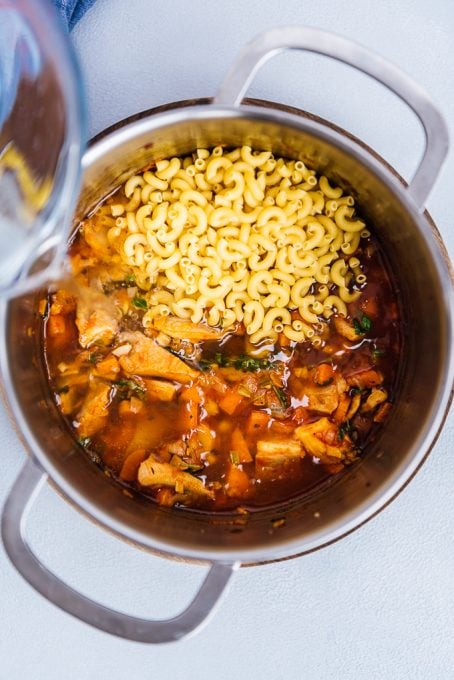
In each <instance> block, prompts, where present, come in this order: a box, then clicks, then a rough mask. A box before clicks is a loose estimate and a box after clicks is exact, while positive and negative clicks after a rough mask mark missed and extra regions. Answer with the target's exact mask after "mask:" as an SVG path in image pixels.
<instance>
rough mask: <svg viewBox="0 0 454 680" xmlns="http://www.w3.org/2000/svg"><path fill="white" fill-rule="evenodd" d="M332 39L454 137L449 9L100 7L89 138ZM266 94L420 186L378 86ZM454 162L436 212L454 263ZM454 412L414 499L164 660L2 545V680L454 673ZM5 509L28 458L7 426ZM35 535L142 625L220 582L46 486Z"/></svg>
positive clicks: (329, 77) (269, 574) (224, 610)
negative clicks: (329, 126)
mask: <svg viewBox="0 0 454 680" xmlns="http://www.w3.org/2000/svg"><path fill="white" fill-rule="evenodd" d="M291 23H300V24H304V23H306V24H309V25H314V26H319V27H323V28H328V29H332V30H334V31H337V32H339V33H342V34H344V35H346V36H349V37H351V38H353V39H355V40H357V41H360V42H362V43H364V44H366V45H368V46H370V47H371V48H373V49H374V50H376V51H378V52H381V53H382V54H383V55H385V56H387V57H388V58H389V59H390V60H392V61H393V62H395V63H396V64H398V65H400V66H401V67H402V68H404V69H405V70H406V71H407V72H408V73H410V74H411V75H412V76H413V77H414V78H415V79H417V80H418V81H419V82H420V83H421V84H422V85H423V86H424V87H425V88H426V89H427V90H428V91H429V92H430V94H431V95H432V97H433V100H434V101H435V102H436V103H437V104H438V105H439V106H440V108H441V110H442V111H443V112H444V114H445V116H446V118H447V119H448V122H449V123H450V124H451V135H452V137H453V138H454V126H453V125H452V123H453V119H454V87H453V76H454V50H453V48H452V39H453V35H454V4H453V2H452V1H451V0H432V1H431V2H427V0H399V1H397V0H396V1H395V2H393V1H392V0H382V1H381V2H377V0H374V1H372V0H367V1H363V2H359V1H357V2H355V3H352V2H351V0H350V1H347V0H331V1H330V0H317V1H316V2H304V1H303V0H285V1H282V2H276V0H274V1H273V2H271V1H270V0H260V1H259V0H231V1H228V0H217V1H216V2H215V1H212V2H209V1H208V0H205V1H203V0H192V1H188V0H187V1H186V2H185V1H183V0H180V1H178V0H167V1H166V2H157V1H154V0H127V1H125V0H98V2H97V4H96V5H95V7H94V8H93V9H92V10H91V11H90V12H89V13H88V14H87V15H86V17H85V18H84V19H83V20H82V22H81V23H80V25H79V26H78V27H77V28H76V30H75V31H74V34H73V40H74V43H75V46H76V49H77V52H78V54H79V56H80V58H81V61H82V65H83V69H84V71H85V76H86V84H87V92H88V108H89V113H90V133H92V134H93V133H96V132H98V131H100V130H101V129H103V128H104V127H105V126H107V125H110V124H111V123H113V122H115V121H116V120H118V119H120V118H123V117H124V116H127V115H130V114H133V113H135V112H137V111H140V110H143V109H146V108H149V107H152V106H155V105H158V104H163V103H165V102H170V101H175V100H179V99H185V98H189V97H197V96H206V95H212V94H213V93H214V92H215V90H216V86H217V84H218V83H219V81H220V79H221V78H222V76H223V75H224V73H225V71H226V69H227V66H228V65H229V62H230V61H231V60H232V58H233V57H234V55H235V54H236V53H237V51H238V49H239V48H240V47H241V46H242V45H243V44H244V43H245V42H246V41H248V40H249V39H250V38H251V37H252V36H253V35H254V34H256V33H257V32H259V31H261V30H263V29H265V28H267V27H272V26H274V25H285V24H291ZM250 92H251V94H252V95H253V96H258V97H263V98H268V99H272V100H275V101H282V102H287V103H289V104H293V105H295V106H299V107H301V108H304V109H307V110H310V111H312V112H314V113H317V114H319V115H321V116H323V117H325V118H327V119H330V120H332V121H334V122H336V123H338V124H339V125H341V126H343V127H344V128H347V129H349V130H351V131H352V132H353V133H355V134H357V135H358V136H359V137H361V138H363V139H364V140H365V141H367V142H368V143H369V144H371V145H372V146H373V147H374V148H375V149H377V150H378V152H380V153H381V154H382V155H383V156H384V157H385V158H386V159H388V160H389V161H390V162H391V163H392V164H393V165H395V167H396V168H397V169H398V170H400V171H401V172H402V173H403V174H404V175H405V176H407V177H408V176H409V175H410V174H411V171H412V169H413V168H414V167H415V164H416V162H417V160H418V158H419V155H420V153H421V149H422V139H423V138H422V133H421V131H420V129H419V126H418V124H417V123H416V122H415V119H414V117H413V116H412V115H411V114H410V113H408V111H407V110H406V109H405V107H404V105H403V104H401V103H400V102H398V101H397V100H396V99H395V98H394V97H393V96H392V95H390V94H389V93H388V92H385V91H384V89H383V88H381V87H379V86H378V85H377V84H375V83H372V82H369V81H367V79H366V77H365V76H362V75H359V74H357V73H355V72H353V71H352V70H351V69H349V68H347V67H345V66H341V65H338V64H334V63H333V62H331V61H329V60H326V59H323V58H321V57H315V56H308V55H303V54H298V53H295V52H292V53H286V54H283V55H280V56H279V57H277V58H275V59H274V60H273V61H272V62H269V63H268V64H267V65H266V66H265V67H264V68H263V70H262V71H261V73H260V75H259V76H258V78H257V80H256V81H255V83H254V85H253V87H252V88H251V90H250ZM453 176H454V153H453V152H451V154H450V157H449V159H448V162H447V163H446V165H445V167H444V170H443V172H442V175H441V176H440V179H439V181H438V183H437V186H436V188H435V190H434V191H433V193H432V195H431V197H430V200H429V202H428V206H429V209H430V211H431V212H432V215H433V217H434V218H435V221H436V222H437V224H438V226H439V228H440V230H441V232H442V234H443V236H444V238H445V240H446V243H447V245H448V248H449V251H450V253H451V256H452V255H453V253H454V230H453V225H452V215H453V208H454V201H453V185H452V177H453ZM453 438H454V416H453V414H451V416H450V417H449V419H448V421H447V423H446V425H445V428H444V431H443V433H442V435H441V437H440V439H439V442H438V444H437V446H436V447H435V450H434V451H433V453H432V455H431V456H430V458H429V460H428V462H427V463H426V464H425V466H424V468H423V469H422V471H421V472H420V473H419V474H418V475H417V477H416V479H415V480H414V481H413V482H412V484H411V485H410V486H409V487H408V488H407V489H406V491H405V492H404V493H403V494H402V495H401V496H399V497H398V499H397V500H396V501H395V502H394V503H393V504H392V505H391V506H390V507H389V508H388V509H387V510H385V511H384V512H383V513H382V514H380V515H379V516H378V517H377V518H376V519H374V520H373V521H371V522H370V523H368V524H367V525H366V526H364V527H363V528H362V529H360V530H359V531H357V532H356V533H354V534H353V535H351V536H349V537H348V538H346V539H344V540H342V541H341V542H339V543H337V544H335V545H334V546H332V547H329V548H327V549H325V550H322V551H320V552H316V553H314V554H312V555H310V556H307V557H304V558H300V559H298V560H292V561H289V562H285V563H281V564H275V565H270V566H265V567H263V566H262V567H258V568H253V569H244V570H241V571H240V572H239V573H238V574H237V576H236V577H235V578H234V580H233V583H232V585H231V588H230V591H229V593H228V595H227V596H226V597H225V598H224V599H223V601H222V604H221V606H220V607H219V609H218V610H217V613H216V615H215V617H214V618H213V619H212V620H211V622H210V623H209V624H208V626H207V627H206V628H205V629H204V630H203V631H202V632H201V633H200V634H199V635H198V636H196V637H194V638H191V639H189V640H185V641H182V642H179V643H174V644H171V645H166V646H145V645H141V644H135V643H131V642H127V641H124V640H118V639H115V638H113V637H111V636H109V635H107V634H104V633H101V632H99V631H97V630H94V629H92V628H90V627H88V626H87V625H85V624H82V623H80V622H79V621H77V620H76V619H73V618H71V617H70V616H68V615H67V614H65V613H63V612H61V611H59V610H57V609H56V608H54V607H53V606H52V605H50V604H49V603H48V602H46V601H45V600H44V599H43V598H41V597H40V596H39V595H37V594H36V593H35V592H34V591H33V590H32V589H31V588H30V587H29V586H28V585H27V584H26V583H25V582H24V581H23V580H22V579H21V578H20V576H18V574H17V573H16V572H15V571H14V569H13V568H12V566H11V565H10V563H9V562H8V560H7V558H6V556H5V553H4V551H3V549H2V548H1V547H0V596H1V633H0V678H1V680H92V679H95V678H96V680H105V679H106V680H107V679H108V680H124V678H134V679H135V678H137V679H139V678H140V679H144V680H148V679H151V678H156V677H166V678H172V680H180V679H181V680H183V679H184V680H186V679H192V678H197V680H208V679H210V680H211V679H212V678H230V677H234V678H236V679H237V680H242V679H243V678H244V679H246V678H247V679H248V680H251V679H254V680H255V679H257V680H267V679H270V680H271V679H273V680H280V679H281V678H282V679H284V678H285V679H286V680H293V678H295V679H296V678H298V679H299V678H304V680H328V679H333V680H362V679H364V680H385V679H388V678H389V679H392V680H397V679H401V678H402V679H407V678H409V679H410V678H411V679H412V680H419V679H421V680H427V678H429V677H430V678H431V679H432V680H435V679H443V680H444V679H446V680H448V679H451V678H453V677H454V548H453V537H452V534H453V529H452V527H453V526H454V500H453V499H454V463H453V460H454V453H453V449H452V441H453ZM0 441H1V449H2V456H1V457H2V463H3V464H2V474H1V475H0V502H3V500H4V498H5V497H6V495H7V492H8V489H9V488H10V486H11V484H12V482H13V480H14V479H15V477H16V475H17V473H18V471H19V469H20V467H21V465H22V463H23V461H24V451H23V448H22V446H21V444H20V443H19V441H18V439H17V437H16V435H15V433H14V432H13V430H12V427H11V425H10V424H9V422H8V419H7V416H6V415H5V414H4V413H3V411H2V412H1V413H0ZM29 533H30V536H31V538H32V543H33V545H34V546H35V548H36V550H37V551H38V552H39V554H40V555H41V556H42V558H43V559H44V560H45V562H46V564H48V565H49V566H50V567H51V568H52V569H54V570H56V572H57V573H58V574H59V575H60V576H62V577H63V578H65V579H67V580H68V582H69V583H71V585H73V586H77V587H78V588H80V590H82V591H83V592H84V593H86V594H88V595H91V596H96V597H98V598H99V599H100V600H101V601H102V602H103V603H105V604H109V605H111V606H117V607H120V608H122V609H123V610H125V611H128V612H130V613H134V614H137V615H143V616H146V615H148V616H149V615H151V616H155V617H164V616H169V615H172V614H175V613H177V612H178V610H179V609H181V608H182V606H183V605H184V604H186V603H187V602H188V601H189V599H190V596H191V594H192V593H193V592H195V589H196V587H197V584H198V583H199V582H200V580H201V578H202V576H203V572H204V568H203V567H198V566H188V565H179V564H175V563H173V562H169V561H167V560H163V559H158V558H154V557H150V556H149V555H147V554H144V553H141V552H139V551H136V550H134V549H132V548H130V547H127V546H126V545H123V544H122V543H120V542H119V541H117V540H115V539H113V538H111V537H110V536H107V535H106V534H105V533H104V532H102V531H101V530H100V529H98V528H96V527H95V526H93V525H92V524H91V523H89V522H88V521H86V520H85V519H83V518H82V517H81V516H80V515H79V514H78V513H77V512H76V511H75V510H73V509H72V508H70V507H69V506H68V505H67V504H65V503H64V502H63V501H62V500H61V499H60V498H59V497H58V496H57V495H56V494H55V492H53V491H52V490H51V489H49V488H46V489H45V491H44V492H43V493H42V494H41V496H40V498H39V500H38V502H37V503H36V506H35V507H34V509H33V512H32V516H31V519H30V527H29Z"/></svg>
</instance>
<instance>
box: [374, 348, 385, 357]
mask: <svg viewBox="0 0 454 680" xmlns="http://www.w3.org/2000/svg"><path fill="white" fill-rule="evenodd" d="M384 354H385V350H384V349H380V348H379V347H374V349H373V350H372V356H373V357H374V358H375V359H376V358H377V357H382V356H383V355H384Z"/></svg>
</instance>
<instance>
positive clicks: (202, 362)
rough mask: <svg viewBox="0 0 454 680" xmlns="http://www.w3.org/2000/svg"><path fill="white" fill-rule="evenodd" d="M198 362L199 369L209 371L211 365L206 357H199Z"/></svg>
mask: <svg viewBox="0 0 454 680" xmlns="http://www.w3.org/2000/svg"><path fill="white" fill-rule="evenodd" d="M198 363H199V368H200V370H201V371H209V370H210V368H211V365H212V364H211V361H208V360H207V359H200V360H199V362H198Z"/></svg>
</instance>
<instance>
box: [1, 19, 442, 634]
mask: <svg viewBox="0 0 454 680" xmlns="http://www.w3.org/2000/svg"><path fill="white" fill-rule="evenodd" d="M283 49H301V50H308V51H312V52H318V53H320V54H325V55H327V56H330V57H333V58H335V59H338V60H340V61H343V62H345V63H347V64H350V65H352V66H355V67H356V68H358V69H359V70H361V71H363V72H364V73H366V74H368V75H370V76H372V77H374V78H375V79H377V80H379V81H380V82H381V83H383V84H384V85H386V86H387V87H388V88H390V89H391V90H393V91H394V92H395V93H396V94H397V95H398V96H400V97H401V98H402V99H403V100H404V101H405V102H406V103H407V104H408V105H409V106H410V107H411V108H412V109H413V111H414V112H415V113H416V114H417V116H418V117H419V119H420V120H421V123H422V125H423V127H424V131H425V134H426V148H425V151H424V155H423V158H422V160H421V163H420V165H419V167H418V169H417V171H416V173H415V175H414V177H413V179H412V181H411V182H410V184H409V185H406V184H405V183H403V182H402V180H400V178H399V177H398V176H397V174H396V173H395V172H394V171H393V170H392V168H390V167H389V166H388V165H387V164H386V163H385V162H384V161H382V160H381V159H380V158H379V157H377V155H376V154H374V153H373V152H372V151H371V150H370V149H368V148H367V147H365V145H363V144H361V143H360V142H358V141H357V140H355V139H354V138H352V137H351V136H350V135H347V134H346V133H342V132H341V131H339V130H338V129H336V128H334V127H333V126H331V125H329V124H328V123H325V122H323V121H320V120H319V119H315V118H314V117H312V116H309V115H299V114H298V112H296V111H294V110H289V109H286V110H285V109H283V107H279V106H265V105H263V103H259V102H255V103H252V104H248V105H242V104H241V100H242V98H243V94H244V93H245V90H246V88H247V86H248V84H249V83H250V81H251V79H252V78H253V76H254V74H255V73H256V71H257V70H258V68H259V67H260V66H261V65H262V64H263V63H264V61H265V60H266V59H268V58H270V57H271V56H272V55H274V54H276V53H277V52H279V51H281V50H283ZM221 143H222V144H227V145H229V146H239V145H241V144H245V143H246V144H249V145H251V146H252V147H256V148H259V149H271V150H272V151H273V152H274V153H275V154H277V155H282V156H290V157H292V158H298V159H302V160H304V161H305V162H307V163H308V164H309V165H310V166H311V167H313V168H315V169H317V170H318V171H319V172H323V173H324V174H326V175H327V176H328V177H330V178H331V179H332V180H333V181H334V182H335V183H337V184H340V185H341V186H342V187H344V189H346V190H347V191H349V192H351V193H352V194H353V195H354V196H355V197H356V198H357V200H358V203H359V204H360V206H361V210H362V212H363V213H364V216H365V217H366V218H367V220H368V221H369V223H370V224H371V225H373V226H374V228H375V231H376V233H377V235H378V237H379V239H380V240H381V241H382V243H383V246H384V248H385V249H386V252H387V254H388V259H389V261H390V264H391V266H392V268H393V270H394V272H395V275H396V278H397V283H398V287H399V291H400V299H401V304H402V313H403V315H404V322H405V328H406V338H405V352H404V354H403V356H402V364H401V367H400V372H401V376H400V389H399V394H398V399H397V402H396V404H395V408H394V410H393V413H392V416H391V418H390V420H389V422H387V424H386V427H385V428H384V431H383V432H382V434H381V436H380V438H379V439H377V440H376V441H375V442H374V443H373V444H372V445H371V447H370V448H369V450H368V452H367V455H366V456H365V457H364V459H363V460H362V461H361V462H360V463H358V464H357V465H356V466H354V467H352V468H351V469H350V470H349V471H348V472H346V473H345V474H344V475H343V476H342V477H341V478H340V479H339V481H337V482H335V483H332V484H330V485H328V486H326V487H325V488H323V489H321V490H319V491H318V492H317V493H315V494H314V495H313V496H310V497H306V498H305V499H303V500H300V501H297V500H295V501H292V502H289V503H287V504H286V505H285V506H283V507H281V508H279V510H278V516H279V517H285V520H286V521H285V524H284V526H281V527H279V528H277V529H274V528H273V524H272V520H273V519H275V518H276V510H264V511H261V512H257V513H254V514H252V516H251V517H248V518H247V520H243V519H242V518H238V517H236V520H233V518H232V517H231V516H228V517H227V516H217V517H216V518H212V519H210V518H208V517H207V516H204V515H201V514H197V513H193V512H192V513H191V512H189V511H182V510H178V511H174V510H171V509H168V508H162V507H158V506H156V505H154V504H150V503H145V502H144V501H143V500H142V499H140V498H130V497H127V496H125V495H124V494H123V493H122V491H121V490H120V489H119V488H118V487H117V486H115V485H114V484H110V483H109V482H108V481H107V480H106V477H105V476H104V475H103V474H102V473H101V472H100V471H99V470H98V469H97V468H96V467H95V466H94V465H92V464H91V463H90V462H89V461H88V460H87V458H86V457H85V456H83V455H81V453H80V451H79V450H77V449H76V447H75V445H74V442H73V440H72V437H71V435H70V433H69V432H68V430H67V429H66V428H65V427H64V425H63V423H62V420H61V417H60V415H59V413H58V411H57V409H56V406H55V404H54V403H53V401H52V399H51V395H50V392H49V388H48V386H47V384H46V379H45V375H44V372H43V368H42V360H41V340H40V336H39V331H38V327H39V322H38V319H37V313H36V308H37V307H36V296H34V295H27V296H23V297H21V298H18V299H15V300H13V301H11V302H3V303H1V306H0V327H1V329H2V335H1V355H0V361H1V370H2V373H3V379H4V386H5V391H6V395H7V399H8V402H9V406H10V409H11V412H12V415H13V417H14V419H15V421H16V423H17V426H18V428H19V431H20V432H21V433H22V436H23V439H24V442H25V445H26V448H27V449H28V451H29V452H30V454H31V456H30V459H29V460H28V462H27V463H26V465H25V466H24V468H23V470H22V472H21V473H20V475H19V478H18V479H17V481H16V483H15V485H14V487H13V489H12V490H11V493H10V495H9V498H8V499H7V501H6V505H5V507H4V510H3V525H2V531H3V541H4V545H5V549H6V551H7V553H8V555H9V557H10V559H11V560H12V562H13V563H14V565H15V566H16V568H17V569H18V571H19V572H20V573H21V574H22V575H23V576H24V577H25V578H26V579H27V581H28V582H29V583H31V585H32V586H33V587H34V588H36V590H38V591H39V592H41V593H42V594H43V595H44V596H45V597H46V598H48V599H49V600H50V601H52V602H54V603H55V604H56V605H58V606H59V607H61V608H62V609H64V610H65V611H67V612H69V613H71V614H73V615H75V616H77V617H79V618H80V619H82V620H84V621H86V622H87V623H90V624H91V625H93V626H96V627H97V628H100V629H102V630H105V631H108V632H110V633H113V634H115V635H118V636H122V637H125V638H128V639H131V640H138V641H143V642H165V641H169V640H176V639H178V638H181V637H183V636H185V635H187V634H188V633H189V632H191V631H194V630H195V629H196V628H198V627H199V626H200V625H201V624H202V623H203V622H204V621H205V620H206V618H207V616H208V614H209V613H210V612H211V611H212V609H213V607H214V606H215V604H216V602H217V601H218V599H219V597H220V595H221V593H222V592H223V590H224V589H225V587H226V585H227V582H228V581H229V579H230V576H231V575H232V573H233V572H234V571H235V570H236V569H237V567H238V566H239V565H240V563H242V564H245V565H251V564H254V563H260V562H265V561H270V560H276V559H283V558H287V557H290V556H295V555H296V554H299V555H302V554H305V553H307V552H310V551H312V550H315V549H318V548H320V547H323V546H326V545H328V544H330V543H332V542H333V541H335V540H337V539H339V538H340V537H342V536H345V535H346V534H347V533H349V532H350V531H352V530H353V529H355V528H357V527H358V526H360V525H361V524H363V523H364V522H365V521H367V520H368V519H370V518H371V517H372V516H373V515H375V514H376V513H377V512H378V511H379V510H380V509H381V508H383V507H384V506H385V505H386V504H387V503H389V502H390V501H391V500H392V499H393V498H394V497H395V496H396V494H397V493H398V492H399V491H400V490H401V489H402V488H403V487H404V486H405V485H406V484H407V483H408V481H409V480H410V479H411V478H412V477H413V475H414V474H415V472H416V471H417V469H418V468H419V467H420V465H421V464H422V462H423V461H424V459H425V458H426V456H427V454H428V452H429V450H430V449H431V447H432V446H433V444H434V442H435V440H436V438H437V435H438V433H439V431H440V428H441V426H442V424H443V420H444V418H445V416H446V412H447V408H448V405H449V401H450V395H451V389H452V382H453V372H454V364H453V351H452V349H453V348H452V333H453V321H452V319H453V315H452V311H453V310H452V285H451V271H450V266H449V264H448V260H447V257H446V253H445V250H444V246H443V244H442V242H441V239H440V237H439V235H438V233H437V232H436V230H435V228H434V226H433V224H432V223H431V220H430V218H429V216H428V214H427V213H425V212H424V201H425V199H426V197H427V195H428V193H429V191H430V189H431V188H432V185H433V183H434V181H435V179H436V177H437V174H438V172H439V169H440V167H441V165H442V163H443V160H444V158H445V155H446V152H447V146H448V134H447V130H446V126H445V124H444V122H443V119H442V118H441V116H440V114H439V113H438V111H437V110H436V109H435V108H434V106H433V105H432V104H431V102H430V101H429V99H428V97H427V96H426V94H425V93H424V92H423V91H422V90H421V89H420V88H419V87H418V86H417V85H416V84H415V83H414V82H413V81H411V80H410V79H409V78H408V77H407V76H406V75H404V74H403V73H402V72H401V71H399V70H398V69H396V68H395V67H394V66H392V65H391V64H389V63H387V62H386V61H384V60H383V59H381V58H380V57H378V56H376V55H374V54H372V53H371V52H369V51H368V50H366V49H365V48H363V47H360V46H358V45H356V44H354V43H352V42H350V41H348V40H345V39H343V38H340V37H338V36H335V35H332V34H329V33H325V32H323V31H319V30H316V29H312V28H297V27H294V28H281V29H276V30H273V31H270V32H268V33H265V34H263V35H261V36H259V37H258V38H257V39H255V40H254V41H253V42H252V43H250V44H249V45H248V46H247V47H246V48H245V49H244V51H243V52H242V53H241V54H240V56H239V57H238V59H237V61H236V62H235V64H234V65H233V67H232V68H231V70H230V71H229V73H228V75H227V77H226V78H225V80H224V82H223V83H222V85H221V87H220V89H219V91H218V94H217V95H216V97H215V98H214V100H213V102H212V103H203V104H201V103H198V102H195V103H194V104H193V105H187V106H177V107H173V108H172V107H167V108H164V110H162V109H161V110H157V111H154V112H149V114H148V115H146V116H145V117H139V118H138V119H137V120H135V121H133V122H130V123H129V124H127V125H125V126H121V127H120V128H119V129H116V130H114V131H112V132H110V133H109V134H107V136H104V137H103V138H101V139H100V140H99V141H97V142H95V143H94V145H93V146H92V147H91V148H90V149H89V150H88V151H87V152H86V154H85V156H84V158H83V188H82V192H81V195H80V200H79V206H78V215H77V216H76V221H77V219H78V218H79V217H81V216H83V215H84V214H85V213H86V212H87V211H88V210H90V209H91V208H92V207H93V206H94V205H95V204H96V203H97V202H98V201H99V198H100V197H101V196H104V195H106V194H107V193H109V192H110V191H111V190H112V189H113V188H115V187H117V186H118V185H119V184H120V183H121V182H123V181H124V180H125V178H126V177H127V176H128V175H130V174H131V173H133V172H135V171H137V170H139V169H140V168H141V167H143V166H145V165H146V164H148V163H150V162H153V161H155V160H157V159H161V158H166V157H168V156H170V155H182V154H186V153H188V152H190V151H192V150H193V149H194V148H195V147H197V146H202V147H211V146H215V145H217V144H221ZM30 328H31V329H33V333H30V331H29V329H30ZM45 481H50V482H51V483H52V484H53V485H55V487H56V488H57V489H58V490H59V491H60V492H61V493H62V494H63V495H64V496H65V497H66V498H67V499H68V500H69V501H70V502H72V503H74V504H75V505H76V506H77V507H78V508H79V509H80V510H82V511H83V512H84V513H85V514H86V515H87V516H88V517H90V518H91V519H93V520H96V521H97V522H99V523H100V524H101V525H102V526H103V527H105V528H107V529H110V530H111V531H113V532H114V533H115V534H116V535H117V536H119V537H121V538H124V539H126V540H128V541H129V542H132V543H133V544H135V545H137V546H141V547H144V548H147V549H149V550H151V551H154V552H158V553H160V554H162V555H167V556H179V557H180V558H186V559H190V560H198V561H205V562H209V563H211V569H210V571H209V573H208V576H207V577H206V579H205V581H204V583H203V584H202V586H201V588H200V591H199V592H198V594H197V595H196V597H195V599H194V601H193V602H192V604H191V605H190V606H189V607H188V608H187V609H186V610H185V611H184V612H182V614H180V615H179V616H177V617H176V618H174V619H171V620H169V621H148V620H142V619H136V618H133V617H130V616H126V615H124V614H121V613H119V612H115V611H112V610H110V609H107V608H106V607H104V606H102V605H100V604H97V603H95V602H93V601H91V600H89V599H88V598H86V597H85V596H83V595H81V594H79V593H77V592H75V591H74V590H72V589H71V588H69V587H68V586H67V585H66V584H64V583H63V582H62V581H60V580H59V579H58V578H57V577H56V576H55V575H53V574H51V573H50V572H49V571H48V570H47V569H46V568H45V567H44V566H43V565H42V564H41V563H40V562H39V560H38V558H37V557H36V556H35V555H34V554H33V553H32V551H31V549H30V547H29V546H28V544H27V542H26V538H25V535H24V527H25V523H26V517H27V512H28V510H29V508H30V507H31V505H32V503H33V501H34V499H35V497H36V495H37V493H38V491H39V489H40V487H41V486H42V485H43V484H44V482H45ZM240 522H241V523H240Z"/></svg>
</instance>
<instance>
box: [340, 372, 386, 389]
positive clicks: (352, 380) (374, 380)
mask: <svg viewBox="0 0 454 680" xmlns="http://www.w3.org/2000/svg"><path fill="white" fill-rule="evenodd" d="M347 382H348V384H349V385H355V386H356V387H360V388H361V389H368V388H369V387H375V386H376V385H381V384H382V382H383V376H382V374H381V373H380V372H379V371H375V370H374V369H369V370H366V371H361V372H360V373H355V375H351V376H349V377H348V378H347Z"/></svg>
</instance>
